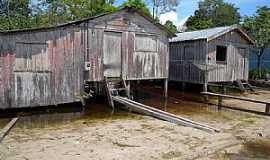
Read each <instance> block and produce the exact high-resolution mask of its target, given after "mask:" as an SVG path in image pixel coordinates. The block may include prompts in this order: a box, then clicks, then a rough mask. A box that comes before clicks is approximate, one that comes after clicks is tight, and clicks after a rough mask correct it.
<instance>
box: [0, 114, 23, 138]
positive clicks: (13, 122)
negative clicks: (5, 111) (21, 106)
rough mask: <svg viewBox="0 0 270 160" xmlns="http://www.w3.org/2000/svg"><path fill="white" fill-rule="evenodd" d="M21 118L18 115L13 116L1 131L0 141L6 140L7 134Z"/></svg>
mask: <svg viewBox="0 0 270 160" xmlns="http://www.w3.org/2000/svg"><path fill="white" fill-rule="evenodd" d="M19 119H20V118H19V117H16V118H13V119H12V120H11V121H10V122H9V123H8V124H7V125H6V126H5V127H4V128H3V129H2V130H1V132H0V143H1V142H2V141H3V140H4V138H5V136H7V135H8V133H9V132H10V130H11V129H12V128H13V127H14V126H15V124H16V123H17V122H18V120H19Z"/></svg>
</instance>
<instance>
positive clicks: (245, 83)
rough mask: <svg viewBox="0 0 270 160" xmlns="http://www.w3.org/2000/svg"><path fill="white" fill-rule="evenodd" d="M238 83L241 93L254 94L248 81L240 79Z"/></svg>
mask: <svg viewBox="0 0 270 160" xmlns="http://www.w3.org/2000/svg"><path fill="white" fill-rule="evenodd" d="M236 83H237V85H238V87H239V88H240V90H241V91H248V90H249V91H252V92H254V89H253V87H252V86H251V85H250V84H249V83H248V81H246V80H240V79H238V80H236Z"/></svg>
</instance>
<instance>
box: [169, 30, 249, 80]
mask: <svg viewBox="0 0 270 160" xmlns="http://www.w3.org/2000/svg"><path fill="white" fill-rule="evenodd" d="M218 45H219V46H226V47H227V61H226V63H225V64H220V63H218V62H216V46H218ZM250 48H251V45H250V44H249V42H248V41H247V40H246V39H244V38H243V36H241V35H240V33H238V32H237V31H232V32H229V33H226V34H224V35H222V36H219V37H216V38H215V39H213V40H211V41H209V42H206V40H195V41H183V42H172V43H170V67H169V70H170V71H169V73H170V75H169V79H170V80H172V81H181V82H190V83H201V84H202V83H204V82H205V72H204V71H202V70H200V69H198V67H196V66H195V65H194V63H197V64H206V59H208V64H209V66H214V67H215V68H216V69H213V70H210V71H209V74H208V78H207V79H208V82H228V81H235V80H237V79H245V80H247V79H248V69H249V68H248V64H249V62H248V59H249V58H248V57H249V53H250ZM207 49H208V50H207ZM242 49H244V50H242ZM240 52H241V53H240Z"/></svg>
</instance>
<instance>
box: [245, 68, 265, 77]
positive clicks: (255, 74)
mask: <svg viewBox="0 0 270 160" xmlns="http://www.w3.org/2000/svg"><path fill="white" fill-rule="evenodd" d="M267 74H270V69H268V68H263V69H262V70H261V77H260V74H259V70H258V69H252V70H250V71H249V78H250V79H265V78H266V75H267Z"/></svg>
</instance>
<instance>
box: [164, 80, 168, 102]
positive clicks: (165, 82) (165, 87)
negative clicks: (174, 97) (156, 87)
mask: <svg viewBox="0 0 270 160" xmlns="http://www.w3.org/2000/svg"><path fill="white" fill-rule="evenodd" d="M164 97H165V98H167V97H168V79H165V80H164Z"/></svg>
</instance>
